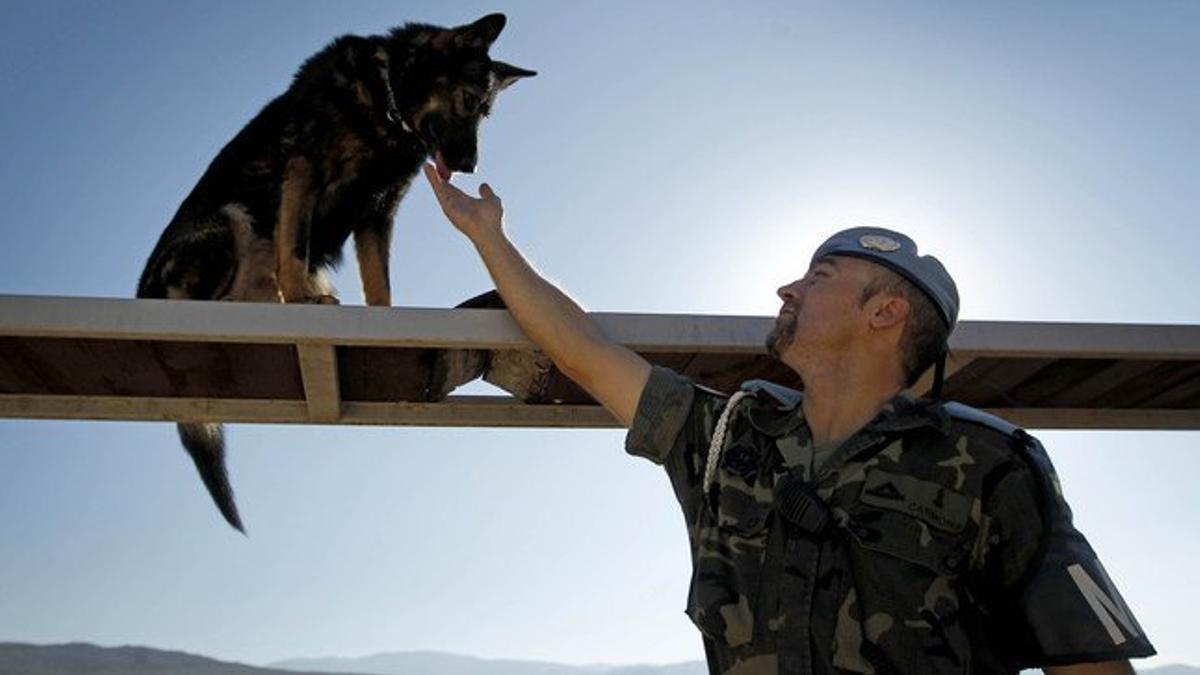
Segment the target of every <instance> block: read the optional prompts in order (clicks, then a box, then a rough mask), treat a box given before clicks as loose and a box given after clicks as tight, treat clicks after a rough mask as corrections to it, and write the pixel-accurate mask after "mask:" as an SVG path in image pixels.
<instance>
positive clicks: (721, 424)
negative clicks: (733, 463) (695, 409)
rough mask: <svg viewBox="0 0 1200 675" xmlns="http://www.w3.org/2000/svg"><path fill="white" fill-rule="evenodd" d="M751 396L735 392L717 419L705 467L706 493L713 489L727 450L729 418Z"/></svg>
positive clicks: (743, 391)
mask: <svg viewBox="0 0 1200 675" xmlns="http://www.w3.org/2000/svg"><path fill="white" fill-rule="evenodd" d="M749 394H750V392H748V391H745V390H740V391H737V392H735V393H734V394H733V396H730V397H729V402H728V403H726V404H725V409H724V410H722V411H721V416H720V417H718V418H717V426H716V427H714V428H713V436H712V442H711V443H709V446H708V461H707V462H706V463H705V465H704V491H705V492H708V489H709V488H710V487H712V482H713V478H714V477H715V476H716V473H717V464H718V463H719V462H720V461H721V451H722V450H724V449H725V432H726V429H727V427H728V426H729V418H730V417H732V416H733V409H734V408H735V407H736V406H737V404H738V403H739V402H740V401H741V400H742V399H743V398H745V397H746V396H748V395H749Z"/></svg>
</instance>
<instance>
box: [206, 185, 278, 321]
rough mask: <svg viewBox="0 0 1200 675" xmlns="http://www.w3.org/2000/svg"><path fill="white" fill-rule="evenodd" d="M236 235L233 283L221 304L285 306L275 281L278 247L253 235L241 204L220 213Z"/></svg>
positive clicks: (252, 229) (252, 228)
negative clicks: (239, 303) (230, 302)
mask: <svg viewBox="0 0 1200 675" xmlns="http://www.w3.org/2000/svg"><path fill="white" fill-rule="evenodd" d="M221 212H222V213H223V214H224V215H225V218H226V222H227V223H228V225H229V230H230V232H231V233H232V234H233V259H234V265H235V268H236V271H235V272H234V275H233V283H232V284H231V285H230V287H229V291H228V292H227V293H226V294H225V295H224V297H222V298H221V299H222V300H233V301H235V302H283V296H282V295H281V294H280V292H279V284H278V282H277V281H276V280H275V246H274V245H273V244H272V242H271V241H269V240H267V239H264V238H262V237H260V236H258V234H257V233H255V231H254V227H253V221H252V219H251V218H250V214H249V213H247V212H246V209H245V208H244V207H242V206H241V205H240V204H228V205H226V206H225V208H223V209H221Z"/></svg>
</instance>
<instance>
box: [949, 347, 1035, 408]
mask: <svg viewBox="0 0 1200 675" xmlns="http://www.w3.org/2000/svg"><path fill="white" fill-rule="evenodd" d="M1054 362H1055V359H1044V358H1039V359H1016V358H1011V359H1000V358H993V357H992V356H991V355H988V356H987V357H986V358H983V357H977V358H976V359H975V360H974V361H972V362H971V363H969V364H967V365H966V366H964V367H963V368H962V369H961V370H960V371H958V373H957V374H956V375H957V376H956V377H955V378H954V380H953V381H952V382H947V383H946V387H945V389H944V393H945V397H946V398H947V399H948V400H953V401H963V402H964V403H967V404H969V405H973V406H975V407H978V408H990V407H1022V408H1024V407H1029V405H1028V402H1026V401H1017V400H1015V399H1013V398H1012V397H1011V396H1010V395H1009V393H1010V392H1011V391H1012V390H1013V388H1014V387H1016V386H1018V385H1020V384H1021V383H1022V382H1025V381H1026V380H1028V379H1029V378H1031V377H1035V376H1036V375H1037V374H1038V372H1039V371H1041V370H1042V369H1044V368H1047V367H1049V366H1050V365H1051V364H1053V363H1054Z"/></svg>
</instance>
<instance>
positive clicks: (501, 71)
mask: <svg viewBox="0 0 1200 675" xmlns="http://www.w3.org/2000/svg"><path fill="white" fill-rule="evenodd" d="M492 74H493V75H495V76H496V91H500V90H502V89H505V88H507V87H508V85H510V84H512V83H513V82H516V81H517V80H519V79H521V78H523V77H533V76H534V75H537V71H536V70H525V69H524V68H518V67H516V66H514V65H512V64H509V63H505V62H503V61H492Z"/></svg>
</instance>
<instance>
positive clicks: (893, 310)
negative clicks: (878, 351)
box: [867, 293, 912, 330]
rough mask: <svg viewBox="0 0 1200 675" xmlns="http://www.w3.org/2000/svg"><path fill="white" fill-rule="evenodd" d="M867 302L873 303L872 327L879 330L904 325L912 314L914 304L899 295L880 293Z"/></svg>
mask: <svg viewBox="0 0 1200 675" xmlns="http://www.w3.org/2000/svg"><path fill="white" fill-rule="evenodd" d="M867 302H868V303H870V305H871V315H870V324H871V327H872V328H875V329H877V330H886V329H888V328H892V327H893V326H898V325H899V326H902V325H903V324H904V322H905V321H907V320H908V317H909V315H911V314H912V305H910V304H909V303H908V300H905V299H904V298H902V297H900V296H898V295H885V294H882V293H880V294H878V295H876V296H875V297H874V298H871V299H870V300H868V301H867Z"/></svg>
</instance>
